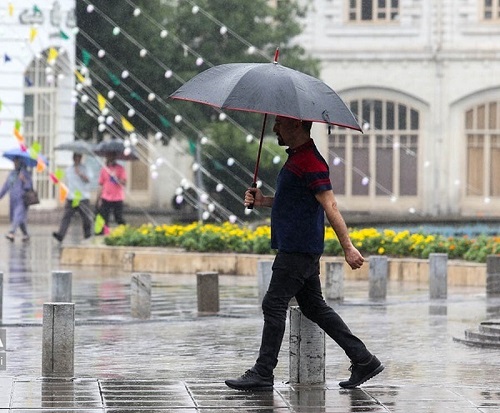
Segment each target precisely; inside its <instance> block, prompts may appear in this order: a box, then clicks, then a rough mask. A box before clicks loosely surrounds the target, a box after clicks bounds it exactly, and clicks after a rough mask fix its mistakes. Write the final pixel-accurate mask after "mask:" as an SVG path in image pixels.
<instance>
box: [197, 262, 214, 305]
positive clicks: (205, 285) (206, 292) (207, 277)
mask: <svg viewBox="0 0 500 413" xmlns="http://www.w3.org/2000/svg"><path fill="white" fill-rule="evenodd" d="M196 291H197V294H198V311H199V312H200V313H217V312H218V311H219V273H218V272H198V273H196Z"/></svg>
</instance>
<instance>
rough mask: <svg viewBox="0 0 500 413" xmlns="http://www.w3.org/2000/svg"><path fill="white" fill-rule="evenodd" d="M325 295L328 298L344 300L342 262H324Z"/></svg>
mask: <svg viewBox="0 0 500 413" xmlns="http://www.w3.org/2000/svg"><path fill="white" fill-rule="evenodd" d="M325 297H326V298H328V299H329V300H337V301H343V300H344V263H343V262H327V263H326V282H325Z"/></svg>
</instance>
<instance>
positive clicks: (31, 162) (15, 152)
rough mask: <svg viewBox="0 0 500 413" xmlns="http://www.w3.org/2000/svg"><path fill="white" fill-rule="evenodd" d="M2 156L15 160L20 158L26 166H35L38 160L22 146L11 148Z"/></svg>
mask: <svg viewBox="0 0 500 413" xmlns="http://www.w3.org/2000/svg"><path fill="white" fill-rule="evenodd" d="M2 156H3V157H4V158H7V159H10V160H11V161H13V160H14V159H16V158H20V159H21V160H22V161H23V162H24V164H25V165H26V166H30V167H34V166H36V165H37V163H38V161H37V159H36V158H32V157H31V155H30V154H29V152H27V151H23V150H22V149H20V148H15V149H10V150H8V151H5V152H4V153H3V154H2Z"/></svg>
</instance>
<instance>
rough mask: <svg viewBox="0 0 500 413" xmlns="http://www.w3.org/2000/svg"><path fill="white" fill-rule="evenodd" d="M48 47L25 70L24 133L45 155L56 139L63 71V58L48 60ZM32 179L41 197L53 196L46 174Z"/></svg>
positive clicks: (29, 143)
mask: <svg viewBox="0 0 500 413" xmlns="http://www.w3.org/2000/svg"><path fill="white" fill-rule="evenodd" d="M47 57H48V51H45V52H44V53H42V54H41V56H40V57H35V58H34V59H33V61H32V62H31V64H30V65H29V66H28V68H27V70H26V72H25V73H24V81H25V82H24V83H25V88H24V121H23V135H24V138H25V139H26V144H27V146H28V147H29V146H32V145H33V144H34V143H37V144H39V145H40V148H41V152H42V153H43V154H45V155H46V156H48V155H49V154H50V153H52V150H53V146H54V142H55V141H56V119H57V92H58V83H59V76H61V75H62V74H63V73H64V65H65V64H66V65H67V62H66V60H65V59H66V58H65V57H64V56H60V57H59V59H58V60H57V62H53V63H47ZM33 181H34V185H35V186H36V189H37V191H38V193H39V195H40V197H41V198H42V199H53V198H54V197H55V185H53V184H52V183H51V181H50V179H49V178H48V174H33Z"/></svg>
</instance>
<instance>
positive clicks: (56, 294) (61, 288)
mask: <svg viewBox="0 0 500 413" xmlns="http://www.w3.org/2000/svg"><path fill="white" fill-rule="evenodd" d="M72 277H73V274H72V272H71V271H52V302H53V303H71V302H72V301H73V297H72Z"/></svg>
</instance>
